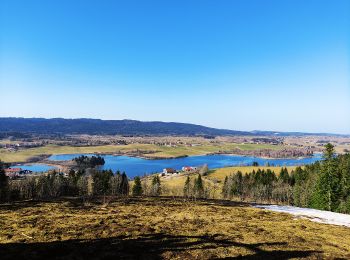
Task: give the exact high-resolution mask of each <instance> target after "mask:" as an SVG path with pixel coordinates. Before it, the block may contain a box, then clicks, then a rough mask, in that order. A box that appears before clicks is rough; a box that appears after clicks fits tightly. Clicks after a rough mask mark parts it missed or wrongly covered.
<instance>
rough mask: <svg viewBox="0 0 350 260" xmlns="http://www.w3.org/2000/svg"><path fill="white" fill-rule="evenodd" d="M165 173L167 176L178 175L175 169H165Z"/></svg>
mask: <svg viewBox="0 0 350 260" xmlns="http://www.w3.org/2000/svg"><path fill="white" fill-rule="evenodd" d="M163 173H165V174H169V173H176V170H175V169H173V168H165V169H163Z"/></svg>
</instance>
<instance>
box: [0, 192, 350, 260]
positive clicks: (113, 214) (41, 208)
mask: <svg viewBox="0 0 350 260" xmlns="http://www.w3.org/2000/svg"><path fill="white" fill-rule="evenodd" d="M0 226H1V229H0V254H1V256H2V259H13V258H14V257H15V258H16V259H38V258H43V259H44V258H45V259H52V258H56V259H63V258H64V259H85V258H96V259H106V258H112V257H118V259H130V258H133V259H135V258H137V259H224V258H229V257H245V258H247V259H261V258H264V259H289V258H296V259H299V258H309V259H324V258H333V259H334V258H343V259H346V258H350V232H349V228H346V227H340V226H333V225H325V224H319V223H315V222H311V221H309V220H306V219H301V218H298V219H295V218H294V217H292V216H290V215H288V214H283V213H274V212H270V211H265V210H262V209H256V208H252V207H250V205H249V204H245V203H237V202H231V201H222V200H197V201H191V202H188V201H186V200H183V199H180V198H178V199H171V198H168V197H161V198H127V199H116V198H113V199H112V198H107V199H106V198H105V199H104V203H102V201H90V202H87V201H85V202H82V201H80V200H78V199H61V200H57V201H47V202H35V201H24V202H17V203H13V204H11V205H6V204H2V205H0Z"/></svg>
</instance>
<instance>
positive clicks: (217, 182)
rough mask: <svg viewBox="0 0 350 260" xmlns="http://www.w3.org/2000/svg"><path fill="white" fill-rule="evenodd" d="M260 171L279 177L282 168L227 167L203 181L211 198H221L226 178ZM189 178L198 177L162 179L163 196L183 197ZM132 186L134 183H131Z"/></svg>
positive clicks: (216, 171)
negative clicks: (238, 173)
mask: <svg viewBox="0 0 350 260" xmlns="http://www.w3.org/2000/svg"><path fill="white" fill-rule="evenodd" d="M286 168H287V169H288V172H291V171H292V170H293V169H295V168H296V166H288V167H286ZM258 169H265V170H267V169H270V170H272V171H274V172H275V173H276V174H277V175H278V174H279V172H280V171H281V167H277V166H273V167H272V166H271V167H265V166H257V167H253V166H243V167H240V166H235V167H225V168H218V169H213V170H211V171H209V174H208V175H207V176H203V178H202V179H203V181H204V184H205V186H206V187H210V190H211V193H210V198H221V190H222V186H223V182H224V179H225V177H226V176H229V175H231V174H233V173H236V172H237V171H241V172H242V173H243V174H245V173H249V172H252V171H253V170H255V171H257V170H258ZM187 176H190V179H191V181H193V179H194V178H196V177H197V174H180V175H172V176H164V177H162V178H161V185H162V190H163V195H165V196H182V195H183V187H184V184H185V181H186V178H187ZM147 182H148V184H149V185H150V183H151V178H149V179H148V180H147ZM131 185H132V183H131Z"/></svg>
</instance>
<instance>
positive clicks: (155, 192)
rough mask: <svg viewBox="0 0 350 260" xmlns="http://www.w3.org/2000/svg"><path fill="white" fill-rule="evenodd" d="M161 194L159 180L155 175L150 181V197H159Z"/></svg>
mask: <svg viewBox="0 0 350 260" xmlns="http://www.w3.org/2000/svg"><path fill="white" fill-rule="evenodd" d="M161 192H162V190H161V186H160V178H159V176H158V175H155V176H154V177H153V179H152V195H153V196H159V195H160V194H161Z"/></svg>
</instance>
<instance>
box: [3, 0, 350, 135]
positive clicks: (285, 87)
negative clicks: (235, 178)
mask: <svg viewBox="0 0 350 260" xmlns="http://www.w3.org/2000/svg"><path fill="white" fill-rule="evenodd" d="M0 6H1V16H0V36H1V38H0V40H1V41H0V116H18V117H50V118H51V117H65V118H80V117H89V118H102V119H124V118H129V119H138V120H146V121H153V120H160V121H176V122H189V123H196V124H202V125H207V126H211V127H217V128H228V129H237V130H256V129H259V130H280V131H306V132H334V133H347V134H350V66H349V61H350V52H349V51H350V29H349V28H350V1H339V0H333V1H322V0H318V1H308V0H303V1H298V0H291V1H287V0H283V1H281V0H279V1H271V0H264V1H260V0H241V1H240V0H228V1H223V0H221V1H204V0H200V1H195V0H192V1H181V0H176V1H175V0H174V1H105V0H102V1H87V0H85V1H83V0H82V1H74V0H70V1H68V0H60V1H35V0H31V1H24V0H23V1H16V0H2V1H1V3H0Z"/></svg>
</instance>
